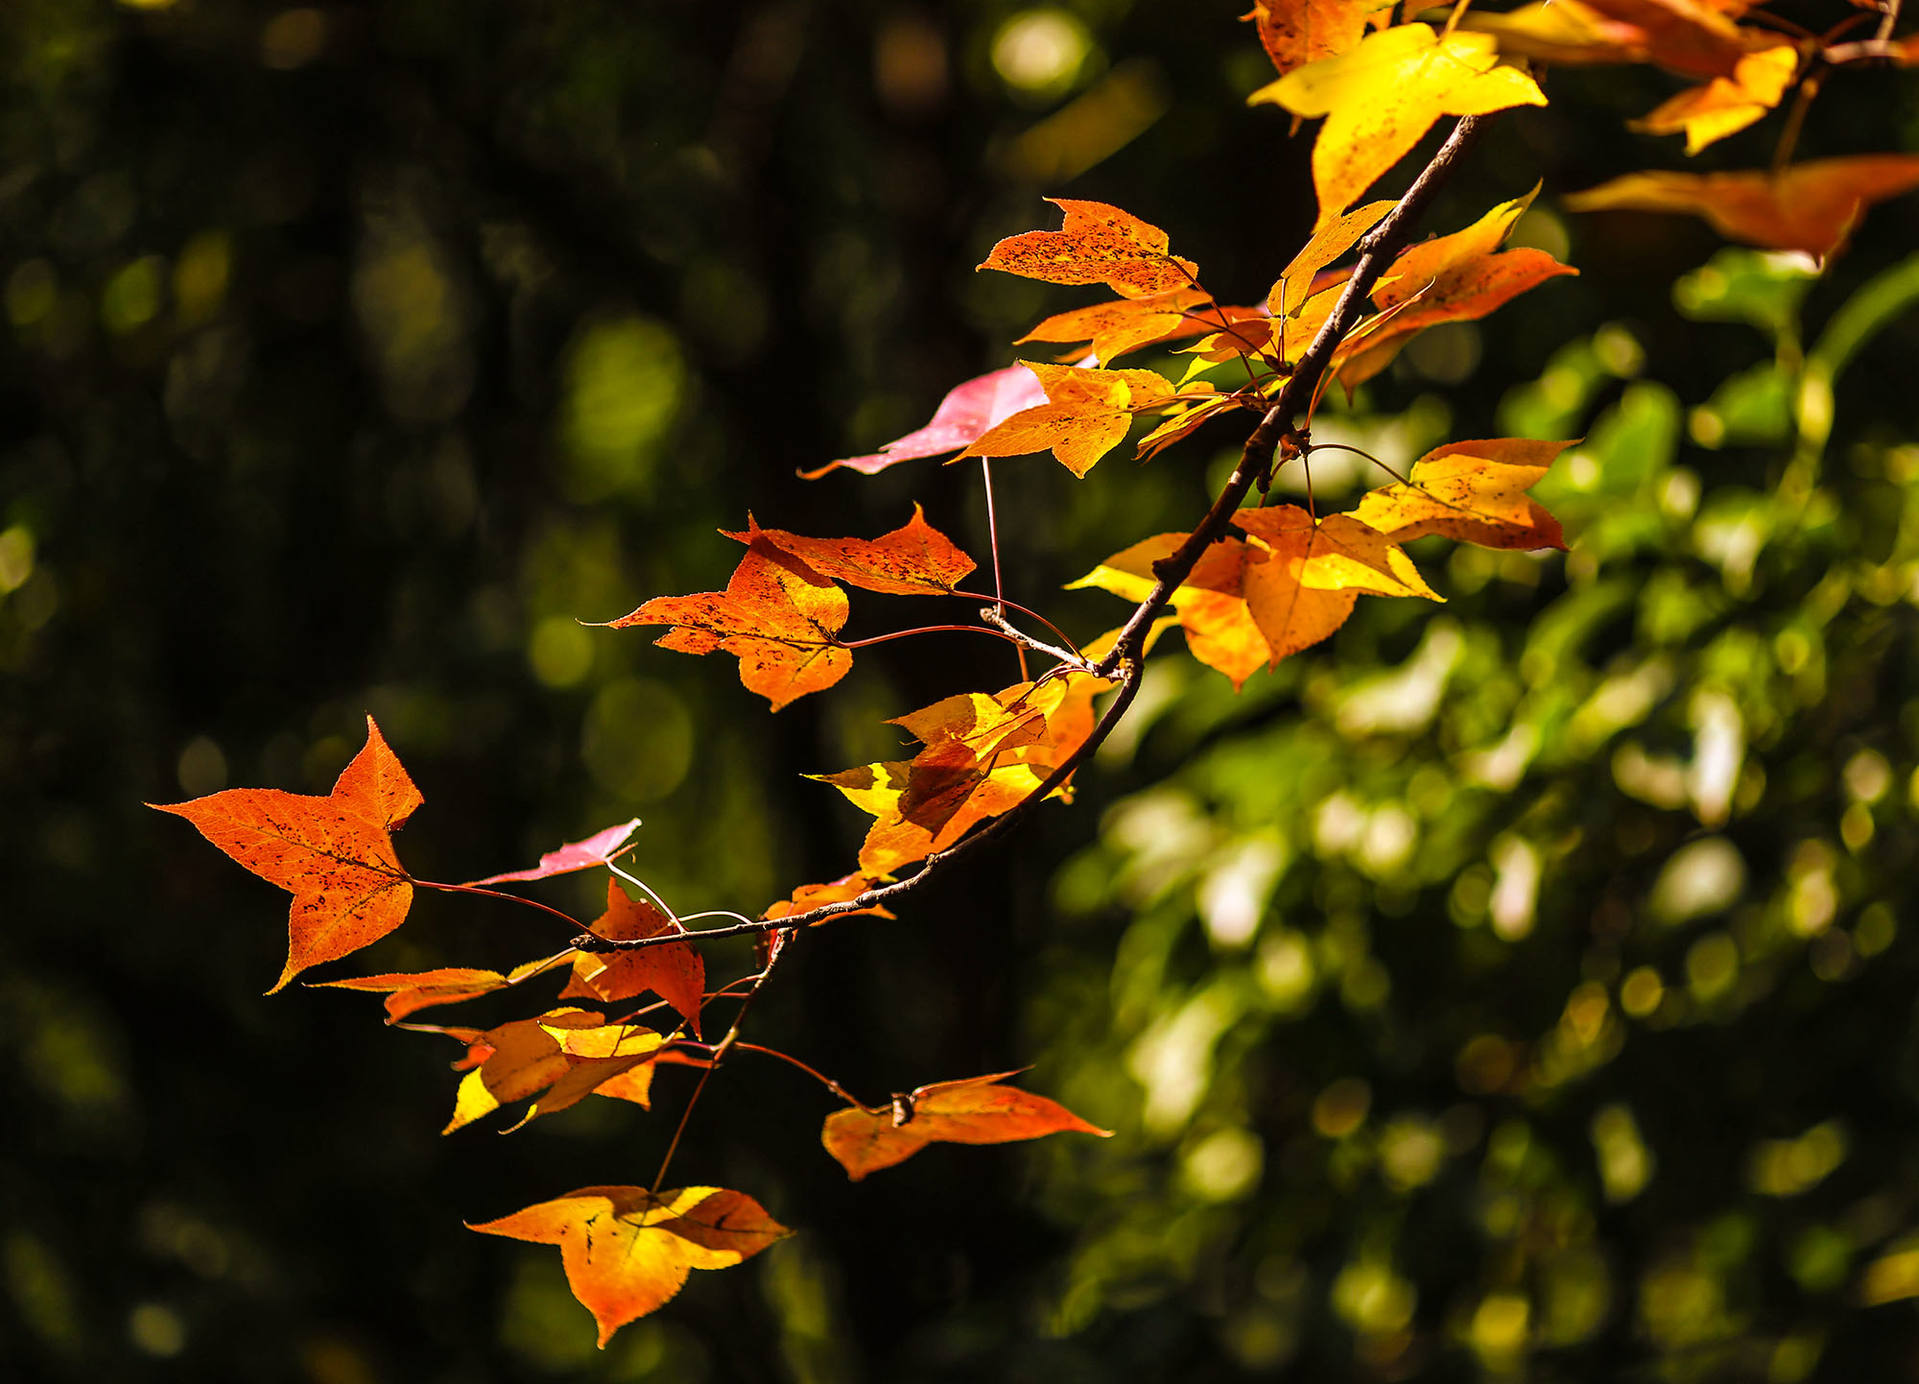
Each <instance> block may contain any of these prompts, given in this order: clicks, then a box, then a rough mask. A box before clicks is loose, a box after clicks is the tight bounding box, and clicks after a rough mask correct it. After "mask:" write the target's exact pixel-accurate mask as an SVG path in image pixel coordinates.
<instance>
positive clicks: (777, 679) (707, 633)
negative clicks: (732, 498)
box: [610, 540, 853, 711]
mask: <svg viewBox="0 0 1919 1384" xmlns="http://www.w3.org/2000/svg"><path fill="white" fill-rule="evenodd" d="M846 615H847V606H846V593H845V592H844V591H842V590H840V588H839V587H838V586H836V585H834V584H833V583H832V582H831V581H828V580H827V579H826V578H825V577H823V576H821V575H820V574H819V573H818V572H815V571H813V570H812V569H811V568H810V567H808V566H807V565H806V564H805V563H803V562H801V561H800V560H799V559H798V558H796V557H792V556H789V555H788V554H786V553H783V552H781V551H780V550H779V549H778V548H776V547H774V546H773V545H772V544H771V543H768V542H765V541H763V540H762V541H756V542H754V543H753V545H752V546H751V547H749V548H748V549H747V550H746V556H745V557H743V558H741V559H740V565H739V566H738V567H736V568H735V569H734V570H733V576H732V577H731V579H730V580H728V582H727V583H726V590H725V591H707V592H702V593H700V594H698V595H694V596H656V597H654V598H653V599H652V600H650V601H648V602H647V603H646V604H645V605H643V606H641V607H640V608H639V609H638V610H636V611H634V612H633V613H632V614H630V615H622V616H621V617H620V618H619V619H617V620H614V621H612V622H611V623H610V628H612V629H627V628H630V627H631V626H633V625H671V626H673V628H672V629H670V630H668V631H667V632H666V633H665V634H664V635H662V636H661V637H660V638H658V639H656V640H654V641H653V642H654V643H656V644H658V645H659V646H660V647H661V648H663V649H678V650H679V651H680V652H681V653H689V654H706V653H712V652H713V650H715V649H719V650H722V651H724V652H726V653H729V654H734V655H736V656H737V657H738V658H739V660H740V682H741V683H742V684H743V685H744V686H745V687H746V689H747V690H748V691H749V692H757V693H759V694H760V695H761V696H762V697H765V698H766V699H767V700H768V701H769V702H771V703H772V704H773V710H775V711H778V710H779V709H780V708H781V707H783V706H785V705H786V704H787V703H789V702H791V701H793V700H794V699H795V698H796V697H803V696H805V695H806V694H807V693H808V692H818V691H820V690H822V689H824V688H828V687H831V686H832V685H833V684H834V683H836V682H838V681H839V680H840V679H841V678H843V677H845V676H846V673H847V670H848V669H850V668H851V667H852V666H853V655H852V652H851V651H850V650H848V649H845V648H843V647H841V645H840V642H839V639H838V637H837V636H838V635H839V632H840V630H841V628H842V627H843V626H844V625H845V624H846Z"/></svg>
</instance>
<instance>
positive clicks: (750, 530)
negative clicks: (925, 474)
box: [723, 504, 977, 596]
mask: <svg viewBox="0 0 1919 1384" xmlns="http://www.w3.org/2000/svg"><path fill="white" fill-rule="evenodd" d="M746 524H747V530H746V532H745V533H727V535H726V536H727V537H728V538H737V539H738V540H739V541H740V542H742V543H746V544H749V545H750V544H752V543H754V542H755V541H756V540H757V541H760V542H764V543H768V544H771V545H772V546H773V547H775V548H777V549H779V550H780V551H781V552H783V553H788V554H790V555H792V556H793V557H796V558H798V559H799V560H800V561H801V562H803V563H805V564H806V565H807V566H808V567H809V568H811V569H812V570H813V571H815V572H818V573H819V574H820V575H821V576H823V577H827V578H830V579H832V580H835V581H843V582H845V583H846V584H847V585H849V586H857V587H860V588H861V589H862V590H866V591H883V592H887V593H889V594H892V595H897V596H945V595H950V594H951V593H952V591H953V589H954V588H955V587H957V586H958V585H959V584H960V582H961V581H962V580H964V579H965V577H966V574H967V573H968V572H971V571H972V570H973V568H974V567H975V566H976V565H977V564H976V563H975V562H974V561H973V559H972V558H970V557H968V556H967V555H966V554H965V553H963V552H961V551H960V549H959V547H958V545H957V544H955V543H954V542H953V540H952V539H950V538H948V537H947V536H946V535H945V534H943V533H941V532H940V531H939V530H938V529H936V528H934V527H933V526H932V525H931V524H929V523H927V522H926V515H925V513H924V512H923V511H922V510H921V509H920V507H919V505H917V504H915V505H914V506H913V517H912V518H911V519H909V520H907V521H906V523H904V524H903V525H901V526H900V527H899V528H897V529H894V530H893V531H892V532H891V533H884V534H881V535H880V536H879V537H878V538H872V539H867V538H806V537H804V536H802V535H800V534H797V533H788V532H787V531H786V530H785V529H763V528H761V527H760V526H759V525H758V524H757V523H755V522H754V520H753V516H752V515H750V514H749V515H747V517H746ZM723 532H724V531H723Z"/></svg>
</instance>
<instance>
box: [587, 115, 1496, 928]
mask: <svg viewBox="0 0 1919 1384" xmlns="http://www.w3.org/2000/svg"><path fill="white" fill-rule="evenodd" d="M1484 123H1485V117H1484V116H1470V115H1469V116H1464V117H1462V118H1461V119H1460V120H1459V121H1458V122H1457V123H1456V124H1455V125H1454V126H1453V128H1452V133H1450V134H1449V135H1447V137H1446V142H1445V143H1444V144H1442V145H1441V146H1440V147H1439V149H1438V151H1437V152H1436V153H1434V155H1433V157H1432V161H1431V162H1430V163H1428V164H1427V165H1426V167H1425V168H1423V169H1422V170H1420V174H1419V176H1418V177H1417V178H1415V179H1414V180H1413V185H1412V186H1411V187H1410V188H1408V189H1407V190H1406V195H1405V196H1404V197H1401V198H1400V199H1399V205H1398V206H1396V207H1394V208H1393V210H1392V211H1391V212H1389V213H1388V214H1387V216H1386V218H1385V219H1384V220H1383V221H1381V222H1380V223H1379V224H1378V225H1377V226H1375V227H1373V229H1372V230H1371V231H1370V232H1369V233H1368V234H1367V235H1366V237H1365V238H1364V239H1363V240H1361V241H1360V242H1359V246H1360V257H1359V263H1358V264H1357V265H1356V266H1355V267H1354V269H1353V274H1352V277H1351V278H1350V279H1348V280H1347V282H1346V289H1345V292H1343V293H1342V294H1341V295H1340V298H1339V302H1338V303H1337V304H1336V305H1335V306H1334V307H1333V311H1332V314H1331V315H1330V316H1329V317H1327V319H1326V322H1325V325H1324V326H1322V327H1321V328H1320V330H1319V334H1318V335H1317V336H1315V337H1314V338H1313V341H1312V344H1311V345H1310V346H1308V347H1307V348H1306V350H1305V353H1304V354H1302V355H1301V356H1300V358H1299V360H1298V362H1297V363H1296V364H1295V366H1294V369H1293V373H1292V374H1291V375H1289V376H1287V378H1286V382H1285V384H1284V385H1283V386H1281V388H1280V391H1279V393H1278V394H1277V395H1276V396H1274V399H1273V403H1272V406H1271V407H1270V408H1268V409H1267V410H1266V413H1265V416H1264V417H1262V418H1261V419H1260V420H1259V425H1258V426H1257V427H1255V428H1254V429H1253V432H1252V435H1251V436H1250V437H1248V438H1247V439H1246V445H1245V447H1244V448H1243V449H1242V450H1241V452H1240V457H1239V465H1238V466H1236V467H1235V468H1234V469H1233V474H1232V478H1231V479H1230V480H1228V481H1227V483H1226V486H1225V488H1224V489H1223V490H1221V491H1220V492H1219V495H1218V497H1217V498H1216V499H1215V500H1214V501H1213V505H1212V508H1211V509H1209V510H1207V511H1206V517H1205V518H1204V519H1202V520H1200V522H1199V526H1198V527H1197V528H1195V529H1194V530H1193V531H1192V533H1191V534H1189V535H1187V537H1186V540H1185V542H1183V543H1181V544H1180V546H1179V548H1178V549H1177V550H1176V551H1174V552H1173V553H1172V554H1171V555H1170V556H1168V557H1164V558H1161V559H1160V560H1159V561H1158V562H1156V563H1154V564H1153V574H1154V577H1155V578H1156V580H1155V581H1154V584H1153V589H1152V591H1151V592H1150V593H1149V594H1148V595H1147V596H1146V598H1145V599H1144V600H1143V601H1141V602H1140V603H1139V605H1138V607H1137V608H1135V609H1134V611H1133V613H1132V614H1131V615H1130V616H1129V617H1127V621H1126V624H1125V625H1124V626H1123V627H1122V628H1121V630H1120V634H1119V637H1118V639H1116V640H1115V641H1114V644H1113V647H1112V649H1111V650H1110V651H1109V652H1108V653H1107V655H1106V656H1105V657H1104V658H1102V659H1100V660H1099V662H1097V663H1095V664H1093V665H1092V667H1091V670H1090V671H1091V672H1092V673H1093V674H1095V675H1096V676H1098V677H1102V678H1110V679H1116V680H1117V682H1118V687H1119V690H1118V693H1117V695H1116V696H1114V698H1113V700H1112V701H1111V702H1110V703H1108V704H1107V707H1106V709H1105V711H1104V712H1102V713H1101V715H1100V718H1099V721H1098V723H1097V724H1096V725H1094V727H1093V730H1092V732H1091V734H1089V735H1088V736H1087V737H1086V739H1085V740H1084V741H1083V742H1081V744H1079V745H1078V746H1077V747H1076V748H1075V749H1074V750H1073V752H1072V753H1071V754H1069V755H1067V756H1066V758H1064V759H1063V760H1061V761H1060V763H1059V764H1058V765H1057V766H1056V767H1055V768H1054V769H1053V771H1052V772H1051V773H1050V774H1048V775H1047V776H1046V778H1045V780H1044V781H1043V782H1041V783H1040V785H1039V786H1038V787H1037V788H1035V789H1034V790H1033V791H1032V792H1031V793H1029V794H1027V795H1026V796H1025V797H1024V798H1021V799H1020V800H1019V801H1018V802H1017V803H1015V804H1014V805H1013V806H1012V807H1011V808H1009V809H1007V810H1006V811H1005V812H1003V813H1001V814H1000V815H999V816H997V817H995V818H993V820H992V821H990V822H988V823H987V824H986V825H985V826H983V827H981V828H980V829H979V830H978V831H975V832H974V833H973V834H972V835H970V836H965V837H962V838H961V839H960V840H959V841H957V842H955V843H954V844H953V845H951V846H948V847H947V848H946V849H945V850H943V851H935V852H933V853H932V854H931V855H929V856H927V857H926V859H925V860H923V861H921V862H920V867H919V869H917V870H915V871H914V872H913V873H912V874H910V875H908V876H907V877H906V878H904V879H899V880H895V881H893V882H892V883H891V884H883V885H881V886H880V887H878V888H877V889H869V890H867V891H866V892H865V893H863V894H860V895H859V896H857V897H855V898H851V899H845V900H842V901H840V902H838V903H829V904H822V905H821V906H820V907H818V908H814V909H810V910H808V911H807V912H805V913H795V914H791V915H789V916H787V917H784V918H762V919H760V920H759V921H757V922H742V923H735V924H732V925H730V926H728V927H716V928H707V929H704V930H702V931H699V932H696V933H694V934H693V939H694V940H707V939H715V940H717V939H719V938H723V937H742V936H749V935H756V934H760V933H767V932H781V931H786V930H789V929H798V928H804V927H810V926H812V925H813V924H815V923H823V922H826V921H827V920H828V919H830V918H834V917H837V916H839V915H840V914H843V913H859V912H863V911H865V910H866V909H869V908H872V907H873V906H875V905H876V904H883V903H888V902H890V901H891V900H893V899H896V898H899V897H900V896H901V895H903V894H907V893H910V892H911V891H913V890H915V889H917V888H919V887H920V886H921V885H922V884H924V883H926V881H927V880H929V879H931V878H932V877H933V876H935V875H938V874H944V873H945V871H946V867H947V866H948V865H950V864H951V863H952V862H953V861H955V860H958V859H960V858H961V857H963V856H966V855H970V854H971V853H972V852H974V851H976V850H978V849H979V848H980V847H982V846H984V845H985V844H986V843H987V842H989V841H996V840H998V839H999V838H1000V837H1001V836H1003V835H1005V834H1006V833H1007V832H1009V831H1011V830H1012V829H1013V827H1014V825H1015V824H1016V823H1018V822H1020V821H1023V820H1024V819H1025V817H1026V815H1027V814H1028V813H1029V812H1031V811H1032V810H1033V809H1034V808H1035V807H1036V806H1038V805H1039V804H1040V803H1042V802H1044V801H1045V800H1046V798H1047V797H1048V796H1049V795H1050V794H1051V793H1052V792H1053V791H1054V790H1055V789H1057V788H1059V787H1060V786H1061V785H1063V784H1064V783H1065V782H1066V780H1067V779H1068V778H1070V777H1071V776H1072V773H1073V771H1074V770H1075V769H1077V768H1078V767H1079V766H1080V765H1081V764H1083V763H1084V762H1085V761H1086V760H1087V759H1088V758H1089V757H1090V756H1091V755H1092V754H1093V753H1094V752H1095V751H1096V750H1098V749H1099V747H1100V746H1101V745H1102V744H1104V743H1105V742H1106V738H1107V737H1108V736H1109V735H1111V734H1112V733H1113V729H1114V728H1115V727H1116V726H1117V725H1118V724H1119V722H1120V719H1121V718H1122V717H1123V716H1125V714H1126V711H1127V708H1128V707H1130V706H1131V705H1132V702H1133V697H1134V696H1135V695H1136V694H1137V693H1138V691H1139V670H1140V660H1141V657H1142V653H1143V650H1144V647H1145V642H1146V636H1147V632H1148V631H1149V630H1150V629H1151V628H1152V623H1153V621H1154V620H1155V619H1156V618H1157V617H1158V615H1159V613H1160V611H1162V610H1163V609H1165V607H1166V603H1167V602H1168V601H1170V600H1171V599H1172V596H1173V592H1174V591H1176V590H1178V589H1179V586H1180V584H1181V583H1182V582H1183V581H1185V580H1186V578H1187V577H1188V576H1190V575H1191V574H1192V570H1193V567H1194V564H1196V563H1197V562H1198V561H1199V559H1200V555H1201V554H1202V553H1204V552H1205V551H1206V550H1207V549H1208V548H1209V547H1211V546H1212V545H1213V544H1214V543H1215V542H1216V541H1217V540H1218V539H1219V538H1220V536H1221V535H1223V534H1224V533H1225V531H1226V526H1227V524H1228V523H1230V522H1231V521H1232V517H1233V515H1234V513H1235V512H1237V511H1238V509H1239V506H1240V502H1241V501H1243V500H1244V499H1245V498H1246V496H1247V493H1248V492H1249V491H1251V490H1252V488H1253V485H1254V483H1255V482H1256V481H1258V480H1260V479H1261V478H1262V477H1264V476H1267V475H1269V474H1270V472H1271V470H1272V466H1273V459H1274V457H1275V455H1276V454H1277V452H1278V449H1279V444H1280V442H1281V440H1282V439H1285V438H1293V437H1296V436H1297V435H1298V434H1297V431H1296V425H1295V421H1294V420H1295V419H1296V418H1297V417H1299V416H1300V415H1301V414H1304V413H1307V412H1309V409H1310V405H1311V401H1312V400H1313V399H1314V398H1316V397H1317V395H1318V393H1319V389H1320V385H1321V384H1322V382H1323V381H1324V379H1325V377H1326V372H1327V370H1328V368H1329V367H1330V366H1331V364H1332V358H1333V352H1334V351H1335V350H1337V349H1338V347H1339V345H1340V343H1341V342H1342V341H1344V340H1345V339H1346V337H1347V336H1348V335H1350V334H1351V332H1352V330H1353V328H1354V327H1355V326H1356V325H1357V324H1358V321H1359V317H1360V313H1361V312H1362V310H1363V309H1362V307H1361V302H1362V300H1363V299H1364V298H1365V296H1366V295H1367V294H1368V293H1369V292H1371V290H1372V287H1373V285H1374V284H1375V283H1377V282H1378V281H1379V277H1380V275H1381V274H1383V273H1384V272H1385V270H1386V266H1387V265H1388V264H1389V263H1390V262H1391V261H1392V259H1393V257H1394V256H1395V255H1397V254H1398V253H1399V251H1400V249H1401V248H1403V247H1404V246H1405V244H1406V243H1407V241H1409V240H1410V239H1411V238H1412V231H1413V223H1414V221H1415V220H1416V219H1417V217H1418V216H1419V213H1420V212H1421V211H1422V210H1424V209H1425V206H1426V204H1427V203H1428V202H1430V201H1431V200H1432V196H1433V193H1434V191H1435V190H1436V189H1437V188H1438V187H1439V185H1440V184H1441V183H1442V182H1444V181H1445V179H1446V176H1447V174H1448V173H1450V172H1451V171H1452V168H1453V165H1455V164H1456V163H1458V162H1459V159H1460V157H1461V156H1462V155H1463V154H1464V153H1465V152H1466V149H1467V148H1468V146H1470V145H1471V144H1472V142H1473V140H1474V139H1475V138H1476V137H1477V135H1478V132H1479V130H1480V129H1481V128H1482V127H1483V125H1484ZM685 940H687V938H686V936H685V935H684V934H671V935H668V934H659V935H656V936H653V937H641V938H636V939H634V940H632V941H625V942H623V941H615V940H613V939H611V938H605V937H599V936H596V935H594V934H592V933H587V934H585V935H583V936H580V937H576V938H574V939H573V945H574V947H576V948H577V949H579V950H580V951H595V952H610V951H632V950H637V949H639V948H643V947H648V946H659V945H663V944H665V943H667V942H674V941H685Z"/></svg>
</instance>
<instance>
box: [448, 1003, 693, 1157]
mask: <svg viewBox="0 0 1919 1384" xmlns="http://www.w3.org/2000/svg"><path fill="white" fill-rule="evenodd" d="M448 1032H449V1033H450V1034H452V1035H453V1036H454V1037H456V1038H459V1039H460V1040H461V1041H463V1042H465V1043H466V1044H467V1055H466V1057H465V1058H464V1059H462V1060H461V1061H460V1062H458V1063H456V1064H455V1066H456V1069H459V1070H464V1071H465V1072H466V1075H465V1076H464V1077H462V1078H461V1080H460V1087H459V1090H458V1092H457V1093H456V1094H455V1096H454V1100H453V1117H452V1119H450V1120H449V1121H447V1125H446V1128H445V1129H443V1130H441V1131H440V1132H441V1133H442V1134H451V1133H453V1132H454V1131H455V1130H457V1129H463V1128H465V1127H466V1126H467V1125H469V1124H472V1123H473V1121H475V1120H477V1119H480V1118H481V1117H482V1116H485V1115H490V1114H492V1113H493V1112H494V1111H495V1110H498V1109H499V1108H500V1107H501V1106H503V1105H510V1104H512V1103H513V1102H514V1101H519V1100H526V1099H527V1098H529V1097H533V1096H537V1097H539V1099H538V1100H537V1101H536V1102H535V1103H534V1104H533V1105H531V1106H529V1107H528V1109H527V1112H526V1115H525V1116H524V1117H523V1118H522V1119H521V1121H520V1124H525V1123H526V1122H527V1121H528V1120H531V1119H534V1118H535V1117H537V1116H539V1115H550V1114H552V1113H554V1112H555V1111H558V1110H565V1109H567V1108H568V1107H570V1106H574V1105H578V1104H579V1103H580V1102H581V1101H583V1100H585V1099H586V1098H587V1096H589V1095H591V1094H593V1093H594V1092H595V1091H599V1092H601V1093H602V1094H605V1095H611V1096H616V1097H618V1098H619V1099H622V1100H628V1101H632V1102H633V1103H634V1104H636V1105H640V1106H642V1107H644V1106H646V1105H647V1104H648V1103H649V1097H648V1091H649V1086H650V1081H651V1077H652V1063H653V1061H654V1059H655V1058H656V1057H657V1056H658V1055H659V1050H660V1045H661V1043H663V1042H664V1041H665V1038H664V1037H663V1035H661V1034H659V1033H656V1032H654V1031H653V1030H652V1029H650V1028H646V1027H644V1026H642V1025H640V1024H609V1023H607V1022H606V1019H605V1016H604V1015H602V1014H601V1013H600V1012H599V1011H597V1010H592V1009H571V1008H564V1009H554V1010H550V1011H549V1012H547V1013H545V1014H542V1015H541V1016H540V1017H538V1018H537V1019H516V1020H514V1021H513V1022H511V1023H506V1024H501V1025H500V1026H499V1027H497V1028H490V1029H486V1030H484V1031H481V1032H479V1033H477V1034H472V1033H469V1032H467V1031H462V1030H456V1029H450V1030H448ZM642 1068H644V1069H645V1070H644V1071H642V1070H641V1069H642ZM636 1074H638V1076H639V1078H640V1079H639V1080H638V1081H637V1082H635V1081H634V1080H632V1078H633V1077H634V1076H635V1075H636ZM617 1077H626V1078H628V1080H627V1081H625V1082H624V1083H622V1084H620V1085H611V1084H610V1083H612V1082H613V1081H614V1079H615V1078H617ZM518 1127H519V1126H518V1125H515V1126H514V1128H516V1129H517V1128H518Z"/></svg>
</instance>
